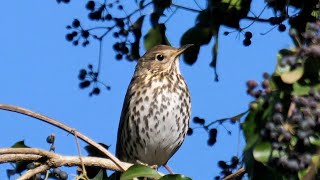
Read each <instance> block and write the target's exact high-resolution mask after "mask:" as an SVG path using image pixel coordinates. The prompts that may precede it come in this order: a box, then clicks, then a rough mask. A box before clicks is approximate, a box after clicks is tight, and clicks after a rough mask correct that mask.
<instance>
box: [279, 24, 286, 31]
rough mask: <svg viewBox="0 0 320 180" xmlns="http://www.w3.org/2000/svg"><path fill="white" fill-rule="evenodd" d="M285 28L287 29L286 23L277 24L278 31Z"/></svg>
mask: <svg viewBox="0 0 320 180" xmlns="http://www.w3.org/2000/svg"><path fill="white" fill-rule="evenodd" d="M286 29H287V27H286V25H284V24H280V25H279V26H278V30H279V31H280V32H284V31H285V30H286Z"/></svg>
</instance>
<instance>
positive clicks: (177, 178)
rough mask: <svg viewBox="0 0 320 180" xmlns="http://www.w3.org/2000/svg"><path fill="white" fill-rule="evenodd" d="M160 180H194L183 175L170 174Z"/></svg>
mask: <svg viewBox="0 0 320 180" xmlns="http://www.w3.org/2000/svg"><path fill="white" fill-rule="evenodd" d="M159 180H192V179H191V178H189V177H186V176H184V175H181V174H168V175H165V176H163V177H162V178H160V179H159Z"/></svg>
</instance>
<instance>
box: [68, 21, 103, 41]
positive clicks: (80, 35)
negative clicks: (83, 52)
mask: <svg viewBox="0 0 320 180" xmlns="http://www.w3.org/2000/svg"><path fill="white" fill-rule="evenodd" d="M67 29H72V30H73V31H72V32H71V33H68V34H67V35H66V39H67V41H70V42H72V44H73V45H75V46H77V45H78V44H79V41H80V40H81V39H83V41H82V46H84V47H85V46H87V45H89V43H90V41H89V40H88V38H89V36H90V32H89V30H85V29H83V28H82V27H81V24H80V21H79V20H78V19H74V20H73V22H72V24H71V25H68V26H67ZM93 37H95V38H97V37H96V36H93Z"/></svg>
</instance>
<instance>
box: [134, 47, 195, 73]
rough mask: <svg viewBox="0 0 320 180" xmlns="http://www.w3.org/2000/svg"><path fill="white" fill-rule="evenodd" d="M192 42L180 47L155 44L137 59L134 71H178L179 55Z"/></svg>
mask: <svg viewBox="0 0 320 180" xmlns="http://www.w3.org/2000/svg"><path fill="white" fill-rule="evenodd" d="M190 46H192V44H186V45H184V46H182V47H180V48H174V47H171V46H167V45H157V46H155V47H153V48H151V49H150V50H149V51H147V52H146V53H145V54H144V55H143V56H142V57H141V58H140V59H139V60H138V64H137V67H136V73H137V72H140V73H142V74H145V73H156V72H168V73H170V72H173V71H178V72H179V60H178V59H179V56H180V55H181V54H182V53H183V52H184V51H185V50H186V49H187V48H189V47H190Z"/></svg>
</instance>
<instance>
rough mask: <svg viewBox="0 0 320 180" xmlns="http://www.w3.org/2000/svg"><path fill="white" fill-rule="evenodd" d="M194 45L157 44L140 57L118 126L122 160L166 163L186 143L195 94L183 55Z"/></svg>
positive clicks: (151, 163) (147, 163)
mask: <svg viewBox="0 0 320 180" xmlns="http://www.w3.org/2000/svg"><path fill="white" fill-rule="evenodd" d="M191 46H192V44H187V45H184V46H182V47H180V48H174V47H171V46H168V45H157V46H154V47H153V48H151V49H150V50H148V51H147V52H146V53H145V54H144V55H143V56H142V57H141V58H139V59H138V62H137V65H136V67H135V71H134V74H133V77H132V79H131V82H130V84H129V87H128V89H127V93H126V95H125V99H124V103H123V107H122V112H121V117H120V122H119V127H118V135H117V145H116V156H117V157H118V158H119V159H120V160H121V161H124V162H129V163H133V164H144V165H149V166H152V167H160V166H162V165H163V166H166V165H167V162H168V160H169V159H170V158H171V157H172V156H173V155H174V154H175V153H176V151H177V150H178V149H179V148H180V146H181V145H182V143H183V141H184V139H185V137H186V134H187V131H188V128H189V121H190V115H191V98H190V92H189V89H188V86H187V84H186V81H185V79H184V78H183V76H182V74H181V72H180V68H179V56H180V55H181V54H182V53H183V52H184V51H185V50H186V49H188V48H189V47H191Z"/></svg>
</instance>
